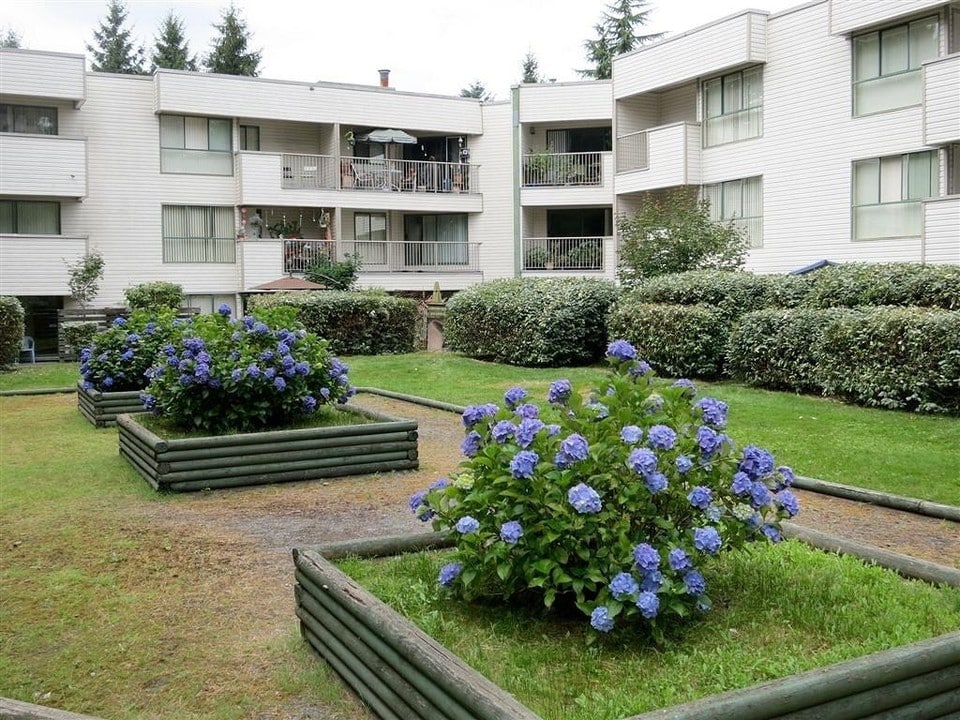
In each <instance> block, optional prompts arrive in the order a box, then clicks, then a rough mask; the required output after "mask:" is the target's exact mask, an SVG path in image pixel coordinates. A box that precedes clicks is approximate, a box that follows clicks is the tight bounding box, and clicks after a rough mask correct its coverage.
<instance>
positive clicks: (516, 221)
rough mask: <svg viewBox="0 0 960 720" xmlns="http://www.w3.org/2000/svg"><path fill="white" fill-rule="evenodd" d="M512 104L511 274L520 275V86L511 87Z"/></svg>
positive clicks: (521, 243)
mask: <svg viewBox="0 0 960 720" xmlns="http://www.w3.org/2000/svg"><path fill="white" fill-rule="evenodd" d="M511 101H512V105H513V110H512V112H513V183H512V185H513V276H514V277H520V270H521V267H522V265H521V263H520V259H521V257H522V256H523V239H522V238H521V237H520V231H521V225H520V88H519V86H514V87H513V88H512V89H511Z"/></svg>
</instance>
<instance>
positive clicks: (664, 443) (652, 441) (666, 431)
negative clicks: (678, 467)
mask: <svg viewBox="0 0 960 720" xmlns="http://www.w3.org/2000/svg"><path fill="white" fill-rule="evenodd" d="M676 442H677V433H675V432H674V431H673V428H672V427H670V426H668V425H654V426H653V427H652V428H650V429H649V430H647V444H648V445H649V446H650V447H652V448H653V449H655V450H669V449H670V448H672V447H673V446H674V445H675V444H676Z"/></svg>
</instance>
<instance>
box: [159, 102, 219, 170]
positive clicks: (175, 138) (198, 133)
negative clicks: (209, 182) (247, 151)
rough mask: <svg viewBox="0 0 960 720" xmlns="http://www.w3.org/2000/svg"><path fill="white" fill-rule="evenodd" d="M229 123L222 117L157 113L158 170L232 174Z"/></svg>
mask: <svg viewBox="0 0 960 720" xmlns="http://www.w3.org/2000/svg"><path fill="white" fill-rule="evenodd" d="M232 132H233V126H232V123H231V122H230V121H229V120H224V119H222V118H205V117H185V116H183V115H161V116H160V171H161V172H166V173H185V174H192V175H232V174H233V152H232V150H233V144H232Z"/></svg>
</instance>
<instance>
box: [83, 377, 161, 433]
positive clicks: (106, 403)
mask: <svg viewBox="0 0 960 720" xmlns="http://www.w3.org/2000/svg"><path fill="white" fill-rule="evenodd" d="M77 407H78V408H79V410H80V414H81V415H83V416H84V417H85V418H86V419H87V420H89V421H90V423H91V424H92V425H93V426H94V427H98V428H101V427H110V426H112V425H116V424H117V416H118V415H123V414H128V415H133V414H135V413H142V412H145V410H144V409H143V403H141V402H140V391H139V390H124V391H121V392H101V391H100V390H84V388H83V385H82V384H81V383H77Z"/></svg>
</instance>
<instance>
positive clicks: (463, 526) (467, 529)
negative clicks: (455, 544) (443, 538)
mask: <svg viewBox="0 0 960 720" xmlns="http://www.w3.org/2000/svg"><path fill="white" fill-rule="evenodd" d="M455 527H456V528H457V532H458V533H460V534H461V535H469V534H470V533H475V532H476V531H477V530H479V529H480V522H479V521H478V520H477V519H476V518H473V517H470V516H469V515H464V516H463V517H462V518H460V519H459V520H457V524H456V526H455Z"/></svg>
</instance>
